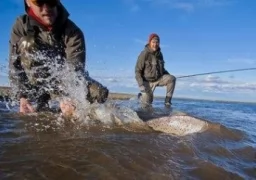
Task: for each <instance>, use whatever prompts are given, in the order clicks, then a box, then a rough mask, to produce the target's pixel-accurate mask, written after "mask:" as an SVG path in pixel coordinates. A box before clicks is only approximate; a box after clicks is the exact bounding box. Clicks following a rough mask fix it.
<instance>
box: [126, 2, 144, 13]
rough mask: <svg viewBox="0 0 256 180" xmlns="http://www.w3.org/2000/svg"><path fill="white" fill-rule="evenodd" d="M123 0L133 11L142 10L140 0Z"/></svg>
mask: <svg viewBox="0 0 256 180" xmlns="http://www.w3.org/2000/svg"><path fill="white" fill-rule="evenodd" d="M123 2H124V4H126V5H127V6H128V7H129V9H130V11H131V12H137V11H139V10H140V7H139V5H138V0H123Z"/></svg>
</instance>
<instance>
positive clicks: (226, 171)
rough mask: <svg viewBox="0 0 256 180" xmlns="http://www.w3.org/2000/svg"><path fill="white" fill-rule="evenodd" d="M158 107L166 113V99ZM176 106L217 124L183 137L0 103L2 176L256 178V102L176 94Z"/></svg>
mask: <svg viewBox="0 0 256 180" xmlns="http://www.w3.org/2000/svg"><path fill="white" fill-rule="evenodd" d="M112 103H116V104H118V105H119V106H126V107H128V108H130V109H133V110H134V111H136V108H137V106H138V104H137V102H136V101H134V100H123V101H113V102H112ZM153 108H154V109H155V112H156V113H161V110H163V109H164V107H163V100H162V99H157V100H155V101H154V104H153ZM172 109H175V110H178V111H182V112H186V113H189V114H190V115H193V116H195V117H199V118H201V119H205V120H206V121H208V122H211V123H212V124H216V125H219V127H220V128H219V129H218V130H206V131H204V132H200V133H192V134H189V135H186V136H176V135H172V134H166V133H161V132H156V131H153V130H152V131H148V130H141V131H140V130H138V129H137V130H134V131H133V130H129V129H126V128H114V127H111V126H108V127H102V126H99V127H97V126H94V127H92V128H88V127H86V128H84V127H78V126H75V125H74V124H73V123H66V124H61V125H60V124H59V123H58V122H59V121H58V119H59V117H58V115H56V116H51V117H48V116H44V115H40V116H37V115H31V116H22V115H19V114H17V113H14V112H13V111H10V110H8V107H6V104H5V103H0V179H1V180H4V179H17V180H21V179H24V180H25V179H26V180H30V179H31V180H32V179H33V180H34V179H36V180H40V179H42V180H44V179H55V180H58V179H60V180H66V179H70V180H71V179H76V180H80V179H104V180H107V179H110V180H112V179H113V180H116V179H120V180H121V179H123V180H130V179H138V180H144V179H145V180H150V179H152V180H158V179H159V180H164V179H193V180H194V179H206V180H211V179H216V180H229V179H230V180H236V179H237V180H239V179H256V104H250V103H233V102H214V101H202V100H184V99H183V100H182V99H174V100H173V106H172ZM128 113H129V112H128Z"/></svg>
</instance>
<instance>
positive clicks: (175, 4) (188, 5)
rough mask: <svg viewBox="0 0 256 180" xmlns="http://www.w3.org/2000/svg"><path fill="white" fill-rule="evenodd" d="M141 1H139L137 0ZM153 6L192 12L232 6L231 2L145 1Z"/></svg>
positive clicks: (204, 0)
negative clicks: (198, 9)
mask: <svg viewBox="0 0 256 180" xmlns="http://www.w3.org/2000/svg"><path fill="white" fill-rule="evenodd" d="M137 1H139V0H137ZM143 1H144V2H148V3H150V4H151V5H153V6H156V5H160V6H163V7H168V8H171V9H179V10H183V11H186V12H192V11H194V10H195V9H197V8H212V7H216V6H226V5H229V4H231V3H232V2H231V0H143Z"/></svg>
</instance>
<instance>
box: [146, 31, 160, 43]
mask: <svg viewBox="0 0 256 180" xmlns="http://www.w3.org/2000/svg"><path fill="white" fill-rule="evenodd" d="M153 38H158V41H160V37H159V36H158V35H157V34H156V33H152V34H150V35H149V38H148V43H150V41H151V40H152V39H153Z"/></svg>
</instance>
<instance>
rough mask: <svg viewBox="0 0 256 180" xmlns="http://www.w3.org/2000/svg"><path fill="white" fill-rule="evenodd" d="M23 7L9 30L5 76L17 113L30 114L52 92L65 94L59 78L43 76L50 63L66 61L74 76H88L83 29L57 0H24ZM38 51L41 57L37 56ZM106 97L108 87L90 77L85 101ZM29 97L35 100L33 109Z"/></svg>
mask: <svg viewBox="0 0 256 180" xmlns="http://www.w3.org/2000/svg"><path fill="white" fill-rule="evenodd" d="M24 6H25V11H26V13H25V14H24V15H21V16H19V17H18V18H17V19H16V21H15V23H14V25H13V27H12V31H11V39H10V60H9V69H10V73H9V77H10V82H11V86H12V90H13V92H14V96H15V97H16V98H18V100H19V101H20V112H22V113H30V112H35V111H36V112H37V111H41V110H44V109H45V108H46V109H47V106H48V101H49V100H50V99H51V95H52V94H55V95H63V94H65V92H63V89H62V90H61V89H59V86H60V85H61V80H60V79H58V78H57V79H56V78H51V79H50V80H49V79H47V78H48V77H49V76H51V75H52V74H51V73H52V72H51V71H50V70H51V68H52V67H53V66H57V67H56V68H55V69H58V68H61V67H64V65H67V64H68V65H69V67H71V69H72V70H74V71H75V72H77V74H78V76H83V77H85V78H86V79H89V77H88V76H86V72H85V60H86V46H85V39H84V35H83V32H82V31H81V29H80V28H79V27H78V26H77V25H76V24H75V23H74V22H73V21H71V20H70V19H69V13H68V12H67V10H66V9H65V8H64V6H63V5H62V3H61V2H60V0H24ZM40 53H41V54H43V56H44V57H43V58H38V54H40ZM87 77H88V78H87ZM95 86H97V88H95ZM91 87H94V88H91ZM74 91H75V88H74ZM107 97H108V89H107V88H105V87H103V86H102V85H101V84H100V83H98V82H97V81H95V80H93V79H91V81H90V82H89V84H88V96H87V98H88V100H89V101H90V102H91V103H93V102H99V103H103V102H105V101H106V99H107ZM31 100H35V101H36V102H37V107H36V109H34V108H33V107H32V106H31V104H30V103H31ZM67 103H68V102H65V104H67ZM69 105H70V104H69ZM68 107H69V106H68ZM70 107H72V106H71V105H70ZM64 114H65V112H64Z"/></svg>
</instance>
